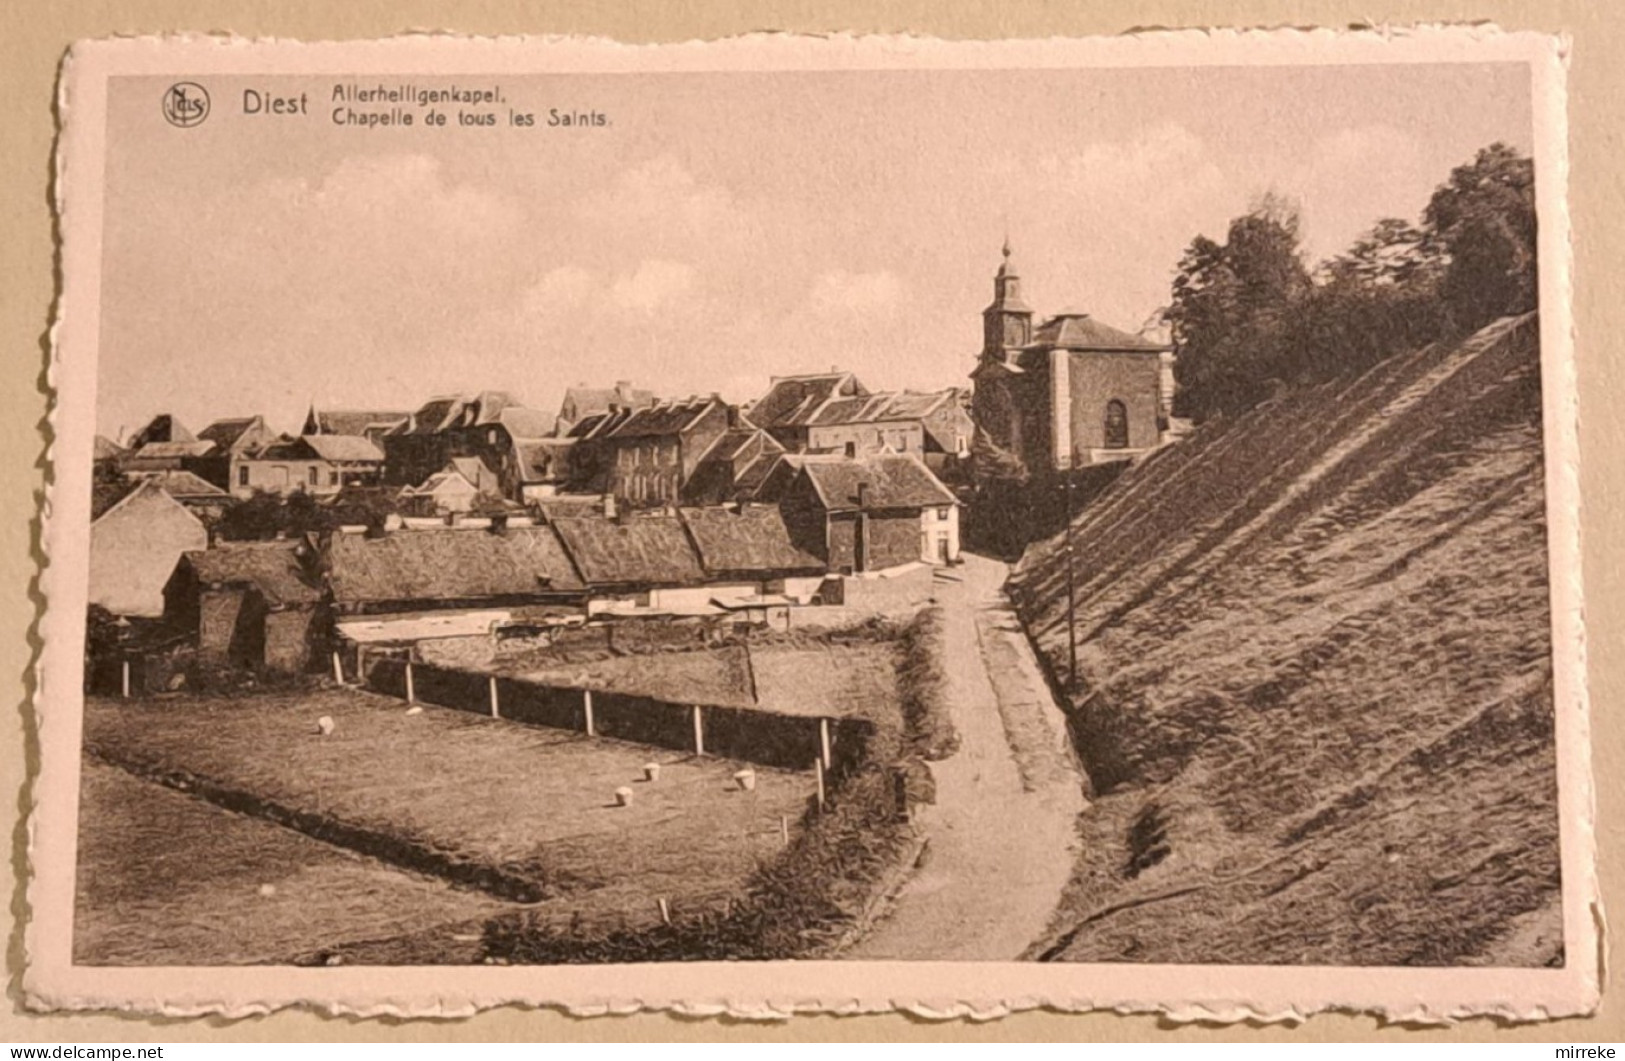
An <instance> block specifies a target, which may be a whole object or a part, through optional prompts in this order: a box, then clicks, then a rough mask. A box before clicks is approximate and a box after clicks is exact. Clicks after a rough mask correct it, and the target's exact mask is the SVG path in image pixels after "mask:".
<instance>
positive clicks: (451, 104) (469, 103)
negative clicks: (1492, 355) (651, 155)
mask: <svg viewBox="0 0 1625 1061" xmlns="http://www.w3.org/2000/svg"><path fill="white" fill-rule="evenodd" d="M329 102H330V103H331V108H330V110H329V119H330V120H331V121H332V123H333V124H334V125H341V126H353V127H357V128H362V129H375V128H388V127H403V128H404V127H408V126H414V125H422V126H428V127H431V128H435V127H448V126H457V127H460V128H479V127H482V126H484V127H495V126H498V125H509V126H515V127H520V128H523V127H527V126H535V125H538V124H539V125H544V126H551V127H554V128H595V127H601V126H605V125H608V124H609V117H608V115H606V114H604V113H603V112H602V111H597V110H581V109H575V108H563V107H549V108H548V109H547V110H546V111H545V112H543V113H542V114H541V115H540V116H539V118H538V115H537V114H536V113H535V112H533V111H519V110H515V109H514V108H512V107H509V106H507V98H506V95H505V94H504V92H503V90H502V89H501V88H500V87H496V86H490V87H483V88H468V87H464V86H461V85H450V86H446V87H441V88H428V87H422V86H418V85H412V84H399V85H355V84H337V85H334V86H333V89H332V91H331V92H330V93H329ZM497 108H501V110H503V111H505V112H506V113H505V114H503V113H499V111H498V109H497ZM242 112H243V114H245V115H248V116H252V117H271V118H277V117H296V118H297V117H308V116H309V115H310V113H311V109H310V94H309V93H308V92H300V93H298V94H297V95H294V94H284V93H276V92H270V91H267V90H264V89H255V88H245V89H244V90H243V110H242Z"/></svg>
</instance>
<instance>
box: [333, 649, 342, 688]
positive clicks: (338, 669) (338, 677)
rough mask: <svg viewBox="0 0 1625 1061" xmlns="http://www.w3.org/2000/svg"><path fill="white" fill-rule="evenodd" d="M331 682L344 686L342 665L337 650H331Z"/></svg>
mask: <svg viewBox="0 0 1625 1061" xmlns="http://www.w3.org/2000/svg"><path fill="white" fill-rule="evenodd" d="M333 680H334V681H335V682H338V683H339V684H340V685H343V684H344V664H343V662H342V661H340V659H339V653H338V649H334V650H333Z"/></svg>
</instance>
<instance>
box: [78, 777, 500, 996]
mask: <svg viewBox="0 0 1625 1061" xmlns="http://www.w3.org/2000/svg"><path fill="white" fill-rule="evenodd" d="M82 792H83V801H82V803H81V805H80V820H81V823H82V825H81V828H80V832H79V866H78V878H79V890H78V906H77V911H76V913H75V918H74V961H76V962H78V963H80V964H85V965H181V964H196V965H231V964H251V963H259V962H287V961H291V960H294V959H296V958H298V957H300V956H302V955H305V954H312V953H319V952H321V951H323V950H326V949H334V950H336V949H338V948H341V947H343V946H345V945H348V944H353V943H357V942H362V941H370V940H375V939H383V938H387V937H389V936H393V935H396V934H398V933H399V932H400V926H401V925H403V924H418V925H424V926H438V925H452V924H458V923H465V922H469V921H476V922H477V921H479V920H481V919H483V918H486V917H489V916H492V915H495V914H497V913H499V912H501V911H503V910H505V909H509V908H510V906H511V904H508V903H504V902H501V901H500V900H497V899H494V898H492V897H491V896H489V895H486V894H484V893H482V892H478V891H472V890H466V889H458V888H453V887H451V886H450V885H448V884H446V883H445V882H444V881H441V880H438V879H435V878H432V877H425V876H421V875H417V874H411V873H406V872H403V871H401V870H398V869H395V868H393V867H390V866H386V865H384V864H383V863H380V862H378V861H376V860H374V859H370V858H366V857H363V856H361V855H357V854H354V853H351V852H348V851H344V850H341V849H339V848H335V847H332V846H330V845H328V844H324V843H322V842H320V841H318V840H313V839H311V838H309V837H307V836H303V835H301V834H299V833H297V832H294V831H293V830H291V829H284V828H282V827H281V826H279V825H273V824H271V823H270V822H265V821H260V820H258V819H255V818H250V817H245V816H243V815H240V814H233V813H232V812H231V811H227V810H222V809H221V808H219V807H216V806H213V805H211V804H208V803H205V802H203V801H202V800H199V799H195V798H193V797H191V796H188V795H185V794H183V793H180V792H174V791H171V790H170V789H167V788H164V787H163V786H160V785H155V784H152V783H150V782H147V781H142V780H140V779H138V778H134V777H131V776H130V775H129V774H127V773H125V772H124V771H122V770H119V769H117V768H115V767H111V766H106V765H104V764H102V763H98V762H95V761H94V760H87V761H86V762H85V764H84V783H83V789H82ZM439 957H441V958H445V957H447V955H440V956H439Z"/></svg>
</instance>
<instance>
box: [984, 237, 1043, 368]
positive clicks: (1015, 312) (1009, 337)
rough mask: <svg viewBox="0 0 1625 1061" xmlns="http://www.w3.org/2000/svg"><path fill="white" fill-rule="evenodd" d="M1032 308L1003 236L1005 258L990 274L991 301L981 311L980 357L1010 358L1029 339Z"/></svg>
mask: <svg viewBox="0 0 1625 1061" xmlns="http://www.w3.org/2000/svg"><path fill="white" fill-rule="evenodd" d="M1032 336H1033V311H1032V309H1031V307H1029V306H1028V305H1027V303H1026V302H1025V301H1023V300H1022V297H1021V277H1020V275H1019V274H1018V273H1017V272H1016V266H1015V263H1014V262H1013V261H1011V260H1010V237H1009V236H1006V237H1005V238H1004V262H1003V263H1002V264H1001V265H1000V266H999V271H998V273H996V274H995V275H994V277H993V303H992V304H991V305H990V306H988V307H987V309H984V310H983V311H982V361H983V362H984V363H986V362H988V361H1000V362H1009V361H1010V360H1011V358H1012V357H1013V356H1014V353H1015V351H1017V350H1019V349H1021V348H1022V347H1023V346H1026V345H1027V344H1028V343H1029V342H1031V341H1032Z"/></svg>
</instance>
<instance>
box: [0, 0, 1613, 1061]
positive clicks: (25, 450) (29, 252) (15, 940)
mask: <svg viewBox="0 0 1625 1061" xmlns="http://www.w3.org/2000/svg"><path fill="white" fill-rule="evenodd" d="M1608 16H1609V10H1608V6H1607V5H1603V4H1596V3H1592V2H1587V0H1568V2H1559V3H1545V4H1541V3H1536V2H1514V0H1500V2H1491V0H1481V2H1479V3H1476V4H1475V3H1464V2H1460V0H1455V2H1443V0H1435V2H1431V3H1429V2H1425V0H1423V2H1414V0H1413V2H1403V0H1355V2H1348V0H1319V2H1314V0H1304V2H1298V3H1285V2H1265V0H1235V2H1230V3H1215V2H1198V0H1158V2H1141V3H1125V2H1100V3H1093V4H1088V5H1087V6H1085V5H1084V4H1081V3H1080V4H1076V5H1068V6H1064V7H1063V6H1061V5H1057V4H1050V3H1043V2H1026V0H995V2H982V3H958V4H955V5H953V7H952V8H951V9H950V8H948V7H946V6H940V7H939V5H936V4H932V3H928V2H894V3H890V4H869V5H865V4H859V3H851V2H843V0H806V2H800V3H796V2H781V3H771V4H756V5H750V6H749V7H748V8H747V7H746V6H745V5H731V4H722V3H698V2H691V3H687V4H679V3H659V4H656V3H625V4H620V5H616V6H613V7H611V6H609V5H604V4H602V3H600V2H595V0H559V2H553V3H545V4H542V3H532V4H525V3H521V2H517V0H514V2H502V0H485V2H478V3H458V4H451V3H433V2H400V0H397V2H393V3H391V2H387V0H386V2H379V0H371V2H352V3H349V4H346V5H343V6H342V8H341V7H339V6H338V5H334V6H333V7H332V8H331V9H330V8H329V7H328V6H327V5H324V4H320V3H284V4H268V3H252V2H244V0H233V2H217V3H209V4H203V3H184V2H164V0H123V2H120V3H109V2H91V0H80V2H73V3H57V4H54V5H52V6H50V7H47V6H45V5H37V6H34V5H24V4H14V5H9V6H8V7H7V8H6V10H5V12H4V13H3V14H0V105H3V106H4V108H5V111H6V113H5V117H4V120H3V121H0V168H3V172H4V184H3V185H0V204H3V207H0V209H3V211H4V217H5V230H4V231H5V238H4V239H0V338H3V341H4V347H3V348H4V350H5V356H4V357H3V358H0V408H3V409H4V412H5V415H3V416H0V497H3V498H4V501H5V503H4V505H0V579H3V581H0V600H4V601H6V604H5V606H3V607H0V700H3V701H4V702H5V703H6V704H7V705H8V708H7V709H6V710H4V712H3V718H0V792H4V793H7V794H9V795H8V797H7V805H8V806H9V807H10V810H9V812H8V813H7V816H6V817H7V819H8V821H7V824H8V825H9V826H10V833H9V835H10V837H11V839H12V840H13V844H14V847H15V849H16V850H17V851H20V850H21V845H22V843H23V841H24V838H25V837H24V833H23V826H22V825H21V824H20V821H21V811H22V808H23V806H24V800H25V795H26V794H25V791H24V784H25V777H26V774H27V769H28V762H29V760H30V759H31V758H32V755H33V753H32V751H28V752H27V753H26V754H25V749H28V748H29V747H30V745H31V743H32V741H33V734H32V730H31V727H32V723H31V721H30V720H29V719H30V716H29V714H28V710H27V706H26V701H27V695H28V688H29V686H30V684H31V679H29V678H28V671H29V669H30V668H31V665H32V663H31V661H32V657H33V653H34V649H35V643H34V637H33V633H32V625H33V622H34V618H35V613H36V609H37V607H38V605H39V600H38V597H37V594H36V593H35V591H34V587H33V583H34V578H35V574H36V566H37V556H38V551H37V548H36V546H35V544H34V538H35V535H36V527H35V520H36V516H37V513H36V506H37V492H38V490H39V489H40V485H41V483H42V481H43V476H44V466H45V462H44V459H43V449H44V435H43V434H42V431H43V430H44V429H43V418H44V415H45V409H46V402H45V397H44V396H43V395H42V394H41V392H40V385H41V380H42V376H43V367H44V363H45V353H44V349H43V347H42V342H41V337H42V335H43V332H44V328H45V326H46V322H47V320H48V311H49V306H50V302H51V298H52V294H53V290H54V275H53V268H52V227H51V226H52V222H51V215H50V209H49V200H48V194H49V192H48V186H49V178H50V167H51V153H52V140H53V136H54V125H53V119H52V114H51V109H50V105H51V100H52V95H53V91H54V82H55V75H56V69H57V64H58V63H59V61H60V59H61V55H62V51H63V49H65V48H66V47H67V45H68V44H69V43H70V42H72V41H73V40H75V39H78V38H81V37H96V36H107V35H110V34H125V33H152V32H159V31H163V30H190V31H211V30H219V31H226V30H229V31H233V32H236V33H239V34H243V35H249V36H277V37H301V38H305V39H320V38H353V37H367V36H378V35H383V34H388V33H394V32H400V31H403V30H408V29H444V30H455V31H460V32H467V33H480V34H499V33H500V34H517V33H589V34H595V35H603V36H610V37H614V38H617V39H621V40H627V41H653V40H681V39H688V38H694V37H701V38H706V37H717V36H727V35H731V34H735V33H741V32H746V31H750V30H761V29H784V30H796V31H802V32H824V31H837V30H846V31H858V32H862V31H869V32H899V31H908V32H916V33H922V34H933V35H939V36H945V37H956V38H965V37H987V36H1049V35H1058V34H1064V35H1081V34H1091V33H1115V32H1121V31H1123V30H1125V29H1129V28H1132V27H1136V26H1201V25H1297V26H1305V25H1326V26H1337V25H1346V24H1348V23H1350V22H1352V21H1355V20H1360V21H1377V22H1382V21H1390V22H1395V23H1403V22H1411V21H1418V20H1426V21H1485V20H1488V21H1495V22H1497V23H1499V24H1501V25H1503V26H1505V27H1507V28H1509V29H1539V30H1546V31H1562V32H1567V33H1569V34H1570V35H1571V36H1572V37H1573V40H1574V46H1573V66H1572V74H1571V79H1570V122H1571V125H1570V128H1571V148H1570V151H1571V164H1572V185H1571V194H1570V206H1571V211H1572V224H1573V228H1574V231H1575V234H1576V235H1575V240H1576V246H1575V256H1576V267H1575V284H1576V290H1575V309H1576V321H1577V329H1578V340H1577V352H1578V357H1579V379H1580V388H1579V389H1580V413H1581V431H1580V442H1581V449H1582V452H1583V453H1584V454H1585V461H1586V463H1585V465H1584V468H1583V470H1582V474H1581V488H1582V493H1583V496H1584V498H1585V501H1584V505H1585V512H1584V534H1585V540H1584V559H1585V565H1586V569H1585V576H1586V586H1585V593H1586V599H1587V601H1588V602H1589V608H1588V613H1589V614H1588V617H1587V618H1588V626H1589V636H1588V642H1589V645H1588V647H1589V653H1590V659H1591V664H1592V675H1591V685H1592V693H1591V698H1592V715H1593V718H1592V722H1593V737H1592V739H1593V751H1594V755H1595V757H1596V761H1597V763H1598V764H1599V765H1598V768H1597V771H1596V772H1597V790H1598V830H1599V843H1600V846H1601V849H1602V861H1603V864H1602V867H1601V871H1602V886H1603V892H1604V896H1605V899H1607V900H1609V901H1610V905H1611V907H1612V909H1613V910H1614V912H1615V913H1616V914H1618V913H1619V911H1621V910H1625V850H1621V849H1620V848H1619V847H1618V846H1616V845H1615V844H1613V843H1611V842H1610V841H1611V840H1613V839H1614V838H1615V837H1617V836H1618V835H1619V834H1620V832H1621V830H1620V824H1621V822H1625V719H1622V718H1621V716H1620V714H1619V712H1618V711H1617V710H1616V709H1615V705H1616V704H1618V703H1619V701H1620V692H1621V688H1622V686H1625V652H1622V651H1621V646H1620V640H1621V627H1622V620H1625V578H1622V572H1621V563H1620V562H1621V560H1622V559H1625V547H1622V546H1620V545H1619V544H1618V543H1616V542H1615V541H1614V540H1613V539H1614V538H1615V537H1616V531H1617V529H1618V528H1619V527H1620V526H1621V524H1622V522H1625V519H1622V517H1625V497H1622V496H1621V495H1622V493H1625V481H1616V476H1615V474H1614V471H1613V468H1614V463H1615V462H1614V461H1613V459H1612V454H1614V453H1617V452H1619V450H1620V449H1621V447H1622V444H1625V427H1622V425H1621V423H1620V422H1619V418H1618V417H1616V416H1614V415H1611V414H1612V413H1613V410H1614V409H1616V408H1618V407H1625V380H1622V378H1621V372H1620V370H1619V368H1618V367H1617V366H1616V364H1615V359H1614V356H1613V351H1612V346H1613V342H1612V340H1613V337H1614V336H1615V335H1617V334H1620V333H1621V332H1622V331H1625V300H1621V299H1619V298H1617V297H1614V296H1613V292H1612V286H1613V281H1614V279H1615V276H1616V275H1617V274H1618V273H1619V272H1620V271H1621V270H1625V246H1622V240H1621V234H1620V226H1619V225H1618V224H1617V223H1616V218H1618V217H1619V216H1620V215H1621V213H1622V212H1625V182H1622V181H1621V180H1620V179H1619V167H1620V166H1621V165H1625V149H1622V147H1621V144H1620V138H1621V136H1622V131H1625V70H1622V62H1621V61H1622V60H1625V46H1622V45H1625V29H1622V28H1621V26H1620V24H1619V20H1618V19H1610V18H1609V17H1608ZM21 864H22V863H21V856H20V854H17V855H14V857H13V859H12V860H11V861H10V862H8V863H7V864H6V865H5V866H4V869H3V870H0V873H3V874H4V881H3V886H4V888H5V894H6V895H7V896H8V898H9V900H10V911H11V920H12V925H11V926H8V927H12V928H14V927H15V922H16V921H17V919H18V918H20V917H22V916H24V914H25V909H24V905H23V898H22V894H21V890H20V889H19V888H18V887H16V882H15V874H16V872H17V869H18V867H19V866H20V865H21ZM1615 934H1617V932H1616V933H1615ZM6 957H7V973H8V979H7V999H6V1001H5V1003H3V1004H0V1039H4V1040H8V1041H19V1042H38V1041H50V1042H74V1041H78V1042H92V1041H125V1042H135V1041H141V1040H156V1041H175V1040H180V1041H184V1040H194V1039H197V1040H205V1041H207V1040H219V1039H227V1038H233V1039H236V1038H241V1039H266V1040H284V1039H324V1040H345V1039H360V1040H371V1039H378V1038H391V1039H419V1040H437V1039H471V1038H472V1039H538V1038H541V1039H545V1038H559V1037H570V1038H593V1039H607V1038H617V1039H623V1038H624V1039H667V1038H676V1039H702V1040H703V1039H767V1040H773V1039H802V1038H823V1039H837V1040H842V1039H904V1038H908V1039H928V1040H929V1039H950V1040H955V1039H1055V1038H1069V1039H1070V1038H1085V1039H1153V1038H1175V1039H1185V1038H1242V1039H1253V1038H1264V1039H1276V1038H1292V1039H1300V1040H1316V1039H1347V1038H1373V1039H1391V1038H1410V1039H1429V1038H1441V1039H1503V1040H1508V1039H1525V1040H1536V1041H1543V1040H1551V1039H1562V1040H1569V1041H1574V1040H1584V1039H1592V1040H1604V1041H1608V1040H1615V1041H1617V1040H1620V1039H1625V1005H1622V1004H1621V1000H1620V999H1619V998H1618V997H1617V995H1618V993H1617V992H1616V991H1609V990H1608V989H1607V988H1606V987H1605V995H1604V1006H1603V1010H1602V1012H1601V1013H1600V1014H1599V1015H1598V1016H1597V1017H1596V1018H1593V1019H1590V1020H1585V1021H1567V1022H1563V1023H1562V1024H1558V1025H1534V1026H1521V1027H1503V1026H1499V1025H1496V1024H1494V1023H1491V1022H1488V1021H1474V1022H1469V1023H1466V1024H1463V1025H1460V1026H1458V1027H1456V1028H1454V1029H1448V1030H1416V1029H1403V1028H1392V1027H1381V1026H1379V1025H1378V1024H1377V1023H1376V1022H1375V1021H1374V1020H1372V1019H1370V1018H1365V1017H1345V1016H1335V1015H1334V1016H1323V1017H1317V1018H1315V1019H1313V1020H1312V1021H1310V1022H1308V1023H1307V1024H1305V1025H1303V1026H1300V1027H1298V1028H1296V1029H1292V1028H1278V1027H1271V1028H1250V1027H1245V1026H1243V1027H1232V1028H1191V1027H1182V1028H1171V1027H1165V1026H1162V1025H1160V1024H1159V1022H1158V1021H1157V1020H1156V1019H1155V1018H1152V1017H1132V1018H1125V1017H1117V1016H1113V1015H1109V1014H1098V1015H1087V1016H1062V1015H1057V1014H1045V1013H1029V1014H1022V1015H1018V1016H1015V1017H1010V1018H1007V1019H1005V1020H1002V1021H997V1022H991V1023H987V1024H970V1023H966V1022H947V1023H928V1022H921V1021H916V1020H910V1019H907V1018H903V1017H861V1018H839V1019H837V1018H805V1019H800V1020H797V1021H795V1022H793V1023H790V1024H779V1025H760V1024H750V1023H746V1022H737V1021H715V1020H697V1019H682V1018H672V1017H667V1016H659V1015H640V1016H632V1017H617V1018H600V1019H593V1020H584V1021H583V1020H572V1019H570V1018H567V1017H563V1016H560V1015H558V1014H556V1013H550V1012H527V1011H518V1010H501V1011H495V1012H490V1013H486V1014H483V1015H481V1016H479V1017H476V1018H473V1019H471V1020H468V1021H443V1022H431V1021H418V1022H399V1021H387V1022H380V1021H353V1020H340V1019H328V1018H324V1017H321V1016H319V1015H316V1014H311V1013H305V1012H285V1013H279V1014H276V1015H273V1016H271V1017H265V1018H257V1019H251V1020H244V1021H236V1022H228V1021H152V1020H144V1019H131V1018H121V1017H116V1016H111V1015H93V1016H61V1017H58V1016H39V1015H34V1014H29V1013H26V1012H24V1011H22V1010H21V1008H20V1006H19V1003H18V996H17V991H16V977H17V973H18V969H19V965H20V961H21V950H20V941H19V937H18V936H17V935H16V933H15V931H13V932H11V933H9V934H8V938H7V954H6Z"/></svg>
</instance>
